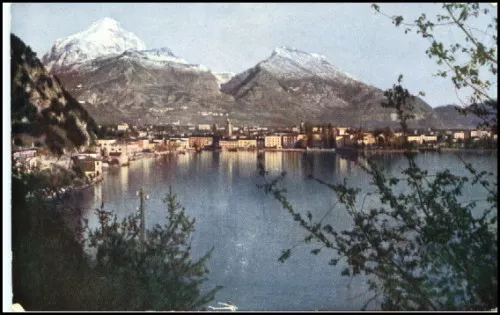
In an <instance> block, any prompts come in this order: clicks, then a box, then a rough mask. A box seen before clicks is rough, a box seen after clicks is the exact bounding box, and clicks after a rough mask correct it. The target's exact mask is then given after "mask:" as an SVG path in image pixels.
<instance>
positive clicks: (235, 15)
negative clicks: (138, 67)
mask: <svg viewBox="0 0 500 315" xmlns="http://www.w3.org/2000/svg"><path fill="white" fill-rule="evenodd" d="M484 5H485V6H489V7H490V9H494V10H495V8H493V7H491V6H490V4H488V3H486V4H484ZM380 7H381V8H382V10H383V11H384V12H386V13H387V14H389V15H395V14H398V15H403V16H404V17H405V20H406V21H413V20H414V18H415V17H417V16H418V15H419V14H420V13H422V12H426V13H427V14H428V16H435V15H436V13H437V12H438V11H437V10H438V9H439V8H440V7H441V5H439V4H438V5H436V4H419V3H401V4H389V3H383V4H380ZM495 11H496V10H495ZM103 17H111V18H113V19H115V20H117V21H118V22H120V24H121V26H122V27H123V28H124V29H125V30H127V31H130V32H133V33H134V34H135V35H137V36H138V37H139V38H140V39H142V40H143V41H144V42H145V44H146V46H147V48H148V49H150V48H160V47H168V48H170V49H171V50H172V51H173V53H174V54H175V55H176V56H178V57H180V58H183V59H185V60H186V61H188V62H190V63H197V64H202V65H204V66H207V67H209V68H210V69H212V70H213V71H214V72H224V71H229V72H234V73H238V72H241V71H244V70H246V69H248V68H250V67H253V66H255V64H257V63H258V62H259V61H262V60H264V59H266V58H268V57H269V56H270V55H271V53H272V51H273V50H274V48H275V47H277V46H291V47H295V48H297V49H300V50H303V51H306V52H310V53H318V54H322V55H324V56H326V58H327V60H328V61H329V62H330V63H331V64H333V65H334V66H336V67H337V68H339V69H340V70H343V71H345V72H348V73H350V74H352V75H354V76H355V77H357V78H358V79H360V80H361V81H363V82H365V83H368V84H371V85H374V86H376V87H379V88H382V89H387V88H390V87H391V86H392V84H393V83H394V82H395V81H396V79H397V76H398V74H400V73H402V74H403V75H404V78H405V80H404V84H405V86H406V87H407V88H408V89H409V90H410V91H411V92H413V93H417V92H418V91H424V92H425V93H426V97H424V99H425V101H427V102H428V103H429V105H431V106H433V107H435V106H439V105H445V104H450V103H459V100H458V99H457V96H456V93H455V89H454V88H453V86H452V84H451V82H450V80H449V79H442V78H435V77H433V76H432V74H433V73H435V72H436V70H437V66H436V64H435V61H433V60H430V59H429V58H428V57H427V56H426V54H425V50H426V49H427V48H428V42H427V41H426V40H425V39H422V38H421V37H420V36H419V35H417V34H416V33H415V32H412V33H409V34H406V35H405V34H404V31H403V29H402V28H396V27H395V26H394V25H393V24H392V23H391V21H390V19H388V18H387V17H384V16H381V15H380V14H376V13H375V11H374V10H373V9H372V8H371V3H361V4H353V3H244V4H243V3H187V4H184V3H121V4H115V3H75V4H73V3H41V4H38V3H36V4H35V3H15V4H12V7H11V19H12V20H11V21H12V22H11V27H12V28H11V32H13V33H14V34H16V35H17V36H19V37H20V38H21V39H22V40H23V41H24V42H25V43H26V44H28V45H30V46H31V47H32V49H33V50H35V51H36V52H37V54H38V56H39V57H42V56H43V54H45V53H46V52H47V51H48V50H49V49H50V48H51V46H52V45H53V43H54V41H55V40H56V39H58V38H63V37H66V36H68V35H71V34H74V33H76V32H79V31H82V30H84V29H86V28H87V27H88V26H90V24H92V23H93V22H94V21H96V20H99V19H101V18H103ZM484 25H485V24H484ZM481 27H482V28H483V29H484V26H483V25H482V26H481ZM440 35H442V36H443V38H448V39H452V40H453V39H456V38H458V37H456V35H454V33H452V32H451V31H450V30H449V29H444V30H442V31H440ZM494 81H495V82H496V78H495V80H494ZM492 95H493V96H495V97H496V88H495V92H492Z"/></svg>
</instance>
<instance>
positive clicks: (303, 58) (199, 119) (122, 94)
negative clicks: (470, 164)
mask: <svg viewBox="0 0 500 315" xmlns="http://www.w3.org/2000/svg"><path fill="white" fill-rule="evenodd" d="M43 60H44V63H45V64H46V66H47V67H48V68H49V69H50V71H51V73H52V74H55V75H57V76H58V77H59V78H60V80H61V82H63V84H64V86H65V88H67V89H68V91H70V92H71V94H73V95H74V96H75V97H76V98H77V99H78V101H79V102H80V103H81V104H82V105H83V106H84V107H85V108H86V109H87V110H88V111H89V113H90V114H91V115H93V116H94V117H96V119H97V121H98V122H99V123H116V122H119V121H126V122H131V123H135V124H142V123H181V124H189V123H193V124H196V123H223V122H224V120H225V118H226V117H227V116H226V115H229V117H230V118H231V119H232V121H233V122H234V123H235V124H251V125H257V124H260V125H264V124H266V125H268V124H271V125H273V124H287V125H289V124H297V123H298V122H300V121H301V120H304V121H310V122H313V123H329V122H331V123H334V124H344V125H350V126H356V127H365V128H371V127H377V126H387V125H394V126H395V125H397V122H396V115H395V113H394V112H393V111H391V110H389V109H384V108H382V107H381V106H380V103H381V102H382V101H384V100H385V97H384V96H383V91H382V90H380V89H378V88H376V87H373V86H370V85H367V84H365V83H363V82H361V81H360V80H358V79H356V78H354V77H353V76H352V75H349V74H347V73H345V72H342V71H340V70H339V69H337V68H336V67H335V66H333V65H332V64H330V63H329V62H328V61H327V60H326V58H325V57H324V56H321V55H318V54H310V53H306V52H303V51H300V50H298V49H295V48H289V47H278V48H276V49H275V50H274V52H273V53H272V55H271V56H270V57H269V58H267V59H266V60H264V61H262V62H259V63H258V64H257V65H256V66H255V67H253V68H251V69H248V70H247V71H244V72H243V73H239V74H236V75H234V74H232V73H227V72H226V73H212V72H211V71H210V70H209V69H207V68H206V67H203V66H201V65H194V64H190V63H188V62H187V61H185V60H183V59H181V58H179V57H177V56H175V55H174V54H173V53H172V51H171V50H170V49H168V48H161V49H150V50H146V48H145V45H144V44H143V42H142V41H140V40H139V39H138V38H137V37H136V36H135V35H134V34H132V33H130V32H128V31H125V30H123V29H122V28H121V27H120V24H119V23H118V22H116V21H114V20H112V19H110V18H105V19H102V20H100V21H98V22H96V23H94V24H92V25H91V26H90V27H89V29H87V30H85V31H83V32H80V33H78V34H75V35H71V36H69V37H68V38H65V39H59V40H58V41H57V42H56V43H55V45H54V46H53V48H52V50H51V51H50V52H49V53H48V54H46V55H45V56H44V59H43ZM414 106H415V115H416V117H417V120H416V121H415V122H414V123H412V124H411V126H415V127H428V126H432V125H433V124H436V123H437V117H436V114H435V113H434V111H433V110H432V108H430V107H429V106H428V105H427V104H426V103H425V102H423V101H422V100H421V99H419V98H416V99H415V101H414Z"/></svg>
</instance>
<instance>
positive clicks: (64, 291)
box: [12, 169, 220, 311]
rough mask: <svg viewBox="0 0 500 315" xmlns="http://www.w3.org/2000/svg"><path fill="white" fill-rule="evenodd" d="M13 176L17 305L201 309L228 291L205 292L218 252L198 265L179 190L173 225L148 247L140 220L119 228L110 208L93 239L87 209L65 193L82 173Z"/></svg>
mask: <svg viewBox="0 0 500 315" xmlns="http://www.w3.org/2000/svg"><path fill="white" fill-rule="evenodd" d="M12 172H13V176H12V220H13V222H12V230H13V234H12V252H13V261H12V265H13V294H14V297H13V301H14V303H20V304H21V305H23V307H24V308H25V309H26V310H37V311H38V310H40V311H49V310H52V311H63V310H80V311H92V310H94V311H97V310H101V311H102V310H115V311H116V310H159V311H167V310H195V309H199V308H200V307H201V306H203V305H204V304H205V303H208V302H209V301H211V300H212V299H213V297H214V295H215V292H216V291H217V290H218V289H219V288H220V287H216V288H214V289H213V290H210V291H208V292H204V293H203V292H201V291H200V285H201V284H202V283H203V282H204V281H205V280H206V274H207V273H208V270H206V268H205V263H206V261H207V259H209V257H210V254H211V252H210V253H207V254H206V255H204V256H203V257H202V258H201V259H199V260H197V261H192V260H191V258H190V254H191V245H190V241H191V239H190V234H191V233H192V232H193V231H194V219H190V218H189V217H187V216H186V215H185V212H184V208H182V207H181V206H180V205H179V203H177V202H176V196H175V195H174V194H173V193H172V192H171V191H170V192H169V194H168V195H167V198H166V199H165V202H166V204H167V210H168V218H167V223H166V224H165V225H164V226H160V225H155V226H154V227H153V228H152V229H151V230H149V231H147V238H146V241H145V242H144V243H143V242H140V240H139V238H138V232H139V222H140V220H139V218H138V216H137V215H130V216H128V217H127V218H126V219H124V220H123V221H122V222H118V221H117V218H116V216H114V215H112V213H111V212H109V211H106V210H104V208H102V207H101V209H97V210H96V213H97V215H98V218H99V222H100V227H99V228H98V229H97V230H95V231H90V233H89V234H87V236H86V234H85V230H87V231H88V230H89V228H88V227H84V226H82V225H81V224H80V223H79V222H80V221H79V220H78V218H79V217H80V216H81V212H80V209H78V208H77V207H75V205H74V204H73V203H72V202H66V200H65V199H64V198H63V196H62V195H60V188H61V187H62V186H66V185H68V184H69V183H72V182H73V181H74V179H75V177H74V176H75V175H74V174H72V173H68V172H64V171H63V170H60V171H59V172H58V173H54V172H49V171H42V172H33V173H24V172H22V171H20V170H17V169H13V171H12ZM48 196H55V198H53V199H52V200H51V201H50V202H49V201H47V197H48ZM142 201H143V200H142ZM85 246H90V247H91V248H94V249H96V251H97V254H96V256H95V257H92V256H90V255H89V254H88V253H87V252H86V251H85V250H84V247H85Z"/></svg>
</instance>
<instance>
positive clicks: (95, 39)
mask: <svg viewBox="0 0 500 315" xmlns="http://www.w3.org/2000/svg"><path fill="white" fill-rule="evenodd" d="M145 49H146V45H145V44H144V42H143V41H142V40H140V39H139V38H138V37H137V36H135V35H134V34H133V33H131V32H128V31H126V30H124V29H123V28H121V26H120V23H118V22H117V21H116V20H114V19H112V18H109V17H105V18H103V19H100V20H98V21H96V22H94V23H92V24H91V25H90V26H89V27H88V28H87V29H86V30H84V31H82V32H79V33H76V34H73V35H70V36H68V37H66V38H61V39H58V40H56V42H55V44H54V46H52V49H51V50H50V52H48V53H47V54H45V56H44V57H43V59H42V60H43V63H44V64H45V66H46V67H47V69H49V71H50V70H51V69H52V68H53V67H56V68H60V69H62V68H72V67H75V66H77V65H79V64H82V63H84V62H86V61H88V60H91V59H95V58H98V57H102V56H107V55H118V54H121V53H123V52H125V51H127V50H145Z"/></svg>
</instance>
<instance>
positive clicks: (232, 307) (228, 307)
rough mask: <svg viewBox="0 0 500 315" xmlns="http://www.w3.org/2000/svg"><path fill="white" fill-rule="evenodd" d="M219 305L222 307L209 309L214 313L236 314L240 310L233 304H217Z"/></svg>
mask: <svg viewBox="0 0 500 315" xmlns="http://www.w3.org/2000/svg"><path fill="white" fill-rule="evenodd" d="M217 304H219V305H222V307H214V306H210V305H209V306H208V309H209V310H212V311H231V312H236V311H237V310H238V307H237V306H236V305H233V304H231V302H228V303H222V302H217Z"/></svg>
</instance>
